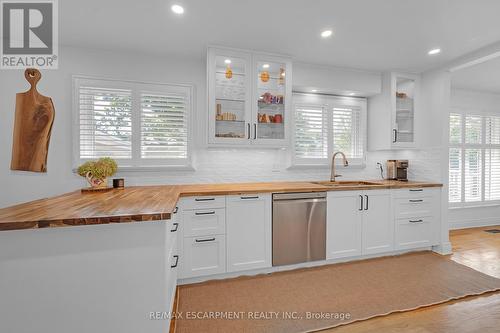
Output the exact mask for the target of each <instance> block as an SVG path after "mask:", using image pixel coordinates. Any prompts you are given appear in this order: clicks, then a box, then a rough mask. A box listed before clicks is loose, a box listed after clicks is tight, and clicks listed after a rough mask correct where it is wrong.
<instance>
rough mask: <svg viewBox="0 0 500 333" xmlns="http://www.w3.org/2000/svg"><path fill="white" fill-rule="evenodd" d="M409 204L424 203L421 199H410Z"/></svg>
mask: <svg viewBox="0 0 500 333" xmlns="http://www.w3.org/2000/svg"><path fill="white" fill-rule="evenodd" d="M410 202H424V200H423V199H412V200H410Z"/></svg>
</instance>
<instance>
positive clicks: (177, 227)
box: [170, 223, 179, 232]
mask: <svg viewBox="0 0 500 333" xmlns="http://www.w3.org/2000/svg"><path fill="white" fill-rule="evenodd" d="M174 227H175V228H174V229H172V230H170V232H176V231H177V229H179V223H174Z"/></svg>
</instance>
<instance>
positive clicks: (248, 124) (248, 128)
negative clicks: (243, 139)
mask: <svg viewBox="0 0 500 333" xmlns="http://www.w3.org/2000/svg"><path fill="white" fill-rule="evenodd" d="M247 130H248V137H247V139H248V140H250V132H251V131H250V123H247Z"/></svg>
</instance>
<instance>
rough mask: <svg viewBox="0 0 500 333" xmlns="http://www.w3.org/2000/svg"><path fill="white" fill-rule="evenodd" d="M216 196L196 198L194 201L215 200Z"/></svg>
mask: <svg viewBox="0 0 500 333" xmlns="http://www.w3.org/2000/svg"><path fill="white" fill-rule="evenodd" d="M214 200H215V198H196V199H194V201H214Z"/></svg>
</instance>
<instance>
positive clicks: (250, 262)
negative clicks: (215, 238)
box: [226, 193, 272, 272]
mask: <svg viewBox="0 0 500 333" xmlns="http://www.w3.org/2000/svg"><path fill="white" fill-rule="evenodd" d="M271 203H272V202H271V194H270V193H266V194H246V195H231V196H227V197H226V226H227V234H226V239H227V271H228V272H237V271H242V270H248V269H257V268H266V267H271V265H272V253H271V249H272V244H271V242H272V240H271V233H272V223H271V218H272V213H271Z"/></svg>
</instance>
